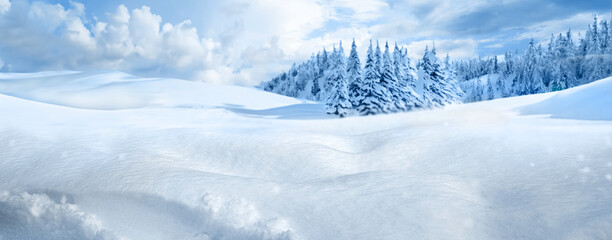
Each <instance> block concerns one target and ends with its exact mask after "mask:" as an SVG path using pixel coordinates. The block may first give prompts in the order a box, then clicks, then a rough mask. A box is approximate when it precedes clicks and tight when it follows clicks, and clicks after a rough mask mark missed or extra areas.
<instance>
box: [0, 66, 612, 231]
mask: <svg viewBox="0 0 612 240" xmlns="http://www.w3.org/2000/svg"><path fill="white" fill-rule="evenodd" d="M47 75H48V76H38V77H35V78H32V77H31V76H24V75H19V76H18V77H14V78H13V77H11V75H10V74H9V75H2V76H1V77H0V78H1V79H0V92H1V93H3V94H0V113H1V115H2V117H0V238H6V239H12V238H49V239H66V238H68V239H70V238H78V239H96V238H97V239H100V238H102V239H104V238H106V239H113V238H124V239H610V238H612V195H611V194H610V192H612V159H611V158H610V156H611V155H612V122H611V121H605V120H604V121H584V120H577V119H576V118H574V117H572V118H571V119H559V118H549V117H546V116H542V115H543V114H550V113H545V112H542V111H543V110H547V109H548V108H539V109H540V110H542V111H534V112H532V113H530V114H536V115H521V114H520V113H521V112H523V110H522V109H523V108H535V107H536V106H539V105H542V104H545V103H547V102H549V104H551V106H553V105H554V106H561V105H560V104H562V103H563V104H565V102H567V104H570V102H573V101H587V100H589V101H590V102H593V103H592V104H593V105H592V106H605V103H606V101H608V100H609V96H605V94H603V93H602V94H596V93H597V92H598V91H599V90H597V89H604V88H603V87H602V86H609V83H610V80H609V79H607V80H605V81H602V82H600V83H596V84H595V85H589V86H585V87H583V88H577V89H572V90H569V91H564V92H560V93H548V94H540V95H532V96H523V97H514V98H507V99H497V100H493V101H487V102H479V103H474V104H464V105H455V106H450V107H447V108H445V109H436V110H428V111H415V112H409V113H402V114H393V115H377V116H371V117H354V118H345V119H320V118H323V117H321V116H325V115H324V113H323V112H322V111H323V108H322V107H321V106H320V105H318V104H312V103H303V102H301V101H298V100H295V99H291V98H286V97H282V96H278V95H274V94H271V93H266V92H260V91H258V90H254V89H248V88H237V87H230V86H220V85H210V84H202V83H194V82H186V81H181V80H171V79H155V80H153V79H141V78H137V77H134V76H127V75H123V74H121V73H116V72H111V73H70V74H65V73H61V74H59V73H58V74H47ZM88 76H89V77H92V76H95V77H93V79H92V78H90V79H92V80H91V82H90V80H86V79H87V77H88ZM121 79H124V80H125V82H124V81H123V80H121ZM65 81H68V82H70V83H68V82H65ZM34 82H37V83H34ZM126 82H129V83H126ZM44 84H47V85H44ZM108 84H110V85H108ZM149 84H151V85H152V86H149ZM39 85H41V86H45V87H36V86H39ZM32 87H34V88H32ZM108 87H111V88H112V91H111V90H109V91H102V90H100V89H105V88H108ZM161 87H163V89H160V88H161ZM608 89H609V88H608ZM235 91H239V92H240V93H241V94H235ZM115 92H120V93H121V94H126V95H130V96H129V98H130V99H134V101H136V102H138V104H124V103H123V102H122V101H123V100H122V98H123V96H126V95H121V94H120V95H116V96H115V95H112V94H113V93H115ZM586 92H591V93H588V94H586ZM603 92H604V93H605V91H603ZM203 93H206V94H209V96H207V95H206V94H203ZM8 95H10V96H8ZM64 95H65V96H64ZM68 96H81V97H79V98H70V97H68ZM113 96H115V97H117V99H116V100H114V101H116V102H115V103H107V101H108V99H109V98H112V97H113ZM568 96H571V97H568ZM580 96H584V98H581V97H580ZM588 96H590V97H588ZM126 97H127V96H126ZM192 97H193V99H191V98H192ZM82 98H85V99H86V100H87V101H86V102H81V101H80V99H82ZM143 99H144V100H143ZM130 101H131V100H130ZM564 101H565V102H564ZM594 102H601V103H597V104H595V103H594ZM49 103H52V104H49ZM115 104H116V105H115ZM228 105H232V106H233V105H242V107H237V106H236V107H228ZM75 107H76V108H75ZM133 107H137V108H133ZM593 108H595V107H593ZM100 109H107V110H100ZM108 109H119V110H108ZM300 109H306V110H308V113H306V114H301V115H300V114H297V112H298V111H299V110H300ZM317 109H319V110H320V112H318V110H317ZM555 110H558V112H561V108H555ZM607 111H609V108H602V109H600V112H607ZM309 114H310V115H309ZM553 116H555V115H553ZM283 118H292V119H283ZM312 118H315V120H313V119H312ZM52 230H53V231H52Z"/></svg>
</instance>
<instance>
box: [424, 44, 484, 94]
mask: <svg viewBox="0 0 612 240" xmlns="http://www.w3.org/2000/svg"><path fill="white" fill-rule="evenodd" d="M433 51H434V54H435V51H436V50H435V46H434V49H433ZM491 68H492V66H491ZM442 71H443V72H444V76H446V81H444V84H445V85H448V86H447V87H448V88H449V89H450V90H451V91H452V92H453V94H454V95H456V98H457V99H456V101H459V99H461V98H462V97H463V94H464V93H463V90H461V87H459V83H458V81H457V74H456V72H455V70H454V69H453V66H452V63H451V61H450V57H449V56H448V53H447V54H446V57H445V58H444V64H443V67H442Z"/></svg>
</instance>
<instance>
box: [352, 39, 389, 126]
mask: <svg viewBox="0 0 612 240" xmlns="http://www.w3.org/2000/svg"><path fill="white" fill-rule="evenodd" d="M377 59H378V58H377V57H376V55H375V52H374V50H373V49H372V41H371V40H370V46H369V47H368V54H367V56H366V63H365V67H364V76H363V89H364V93H363V95H361V96H359V97H358V98H357V99H356V102H357V103H358V104H357V106H353V107H354V108H355V109H356V110H357V112H358V113H359V114H360V115H375V114H380V113H387V112H389V109H388V106H389V105H390V104H391V98H390V94H389V92H388V91H387V89H386V88H384V87H383V86H382V85H380V82H379V80H380V70H379V69H378V64H377V63H376V61H377Z"/></svg>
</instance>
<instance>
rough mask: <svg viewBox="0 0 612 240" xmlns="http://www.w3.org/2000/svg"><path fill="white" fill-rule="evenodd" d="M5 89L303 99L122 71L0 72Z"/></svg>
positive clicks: (142, 98) (43, 97) (221, 100)
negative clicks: (143, 76)
mask: <svg viewBox="0 0 612 240" xmlns="http://www.w3.org/2000/svg"><path fill="white" fill-rule="evenodd" d="M0 93H2V94H5V95H10V96H16V97H19V98H24V99H29V100H33V101H39V102H45V103H51V104H57V105H63V106H69V107H77V108H85V109H108V110H110V109H115V110H117V109H131V108H151V107H165V108H176V107H194V108H198V107H200V108H201V107H238V108H249V109H266V108H272V107H282V106H286V105H291V104H296V103H300V102H301V101H297V100H295V99H294V98H290V97H284V96H280V95H276V94H269V93H266V92H262V91H258V90H255V89H252V88H244V87H237V86H227V85H214V84H206V83H199V82H193V81H185V80H180V79H159V78H138V77H135V76H131V75H128V74H125V73H121V72H112V71H106V72H69V71H63V72H42V73H33V74H6V73H5V74H2V75H0Z"/></svg>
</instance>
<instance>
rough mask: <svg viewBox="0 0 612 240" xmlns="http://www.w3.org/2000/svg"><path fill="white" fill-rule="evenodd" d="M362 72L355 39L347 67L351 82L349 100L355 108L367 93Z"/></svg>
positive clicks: (347, 74)
mask: <svg viewBox="0 0 612 240" xmlns="http://www.w3.org/2000/svg"><path fill="white" fill-rule="evenodd" d="M362 72H363V71H362V69H361V62H360V61H359V54H358V53H357V45H356V44H355V39H353V43H352V44H351V53H350V54H349V58H348V60H347V65H346V78H347V80H348V82H349V90H348V91H349V100H350V101H351V103H352V104H353V106H357V105H358V104H359V102H358V99H360V98H361V96H363V94H364V93H365V89H364V87H365V85H364V84H363V81H362Z"/></svg>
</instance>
